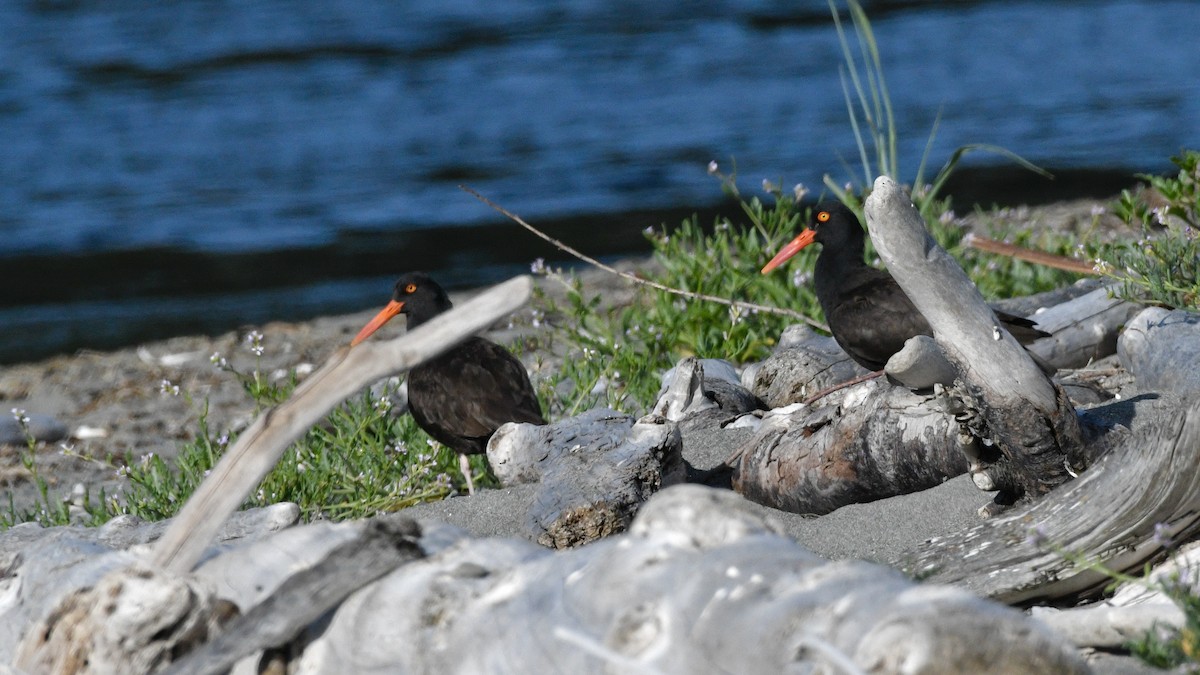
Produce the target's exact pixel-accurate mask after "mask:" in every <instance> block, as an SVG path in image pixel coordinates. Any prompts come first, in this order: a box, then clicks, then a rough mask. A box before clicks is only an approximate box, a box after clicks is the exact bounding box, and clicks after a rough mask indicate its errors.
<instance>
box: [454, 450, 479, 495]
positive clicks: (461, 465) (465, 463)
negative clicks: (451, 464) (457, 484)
mask: <svg viewBox="0 0 1200 675" xmlns="http://www.w3.org/2000/svg"><path fill="white" fill-rule="evenodd" d="M458 470H459V471H461V472H462V475H463V478H466V479H467V494H469V495H474V494H475V481H474V480H472V479H471V460H469V459H467V456H466V455H464V454H461V453H460V454H459V455H458Z"/></svg>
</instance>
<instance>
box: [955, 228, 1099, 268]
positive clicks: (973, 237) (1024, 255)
mask: <svg viewBox="0 0 1200 675" xmlns="http://www.w3.org/2000/svg"><path fill="white" fill-rule="evenodd" d="M962 243H963V244H964V245H966V246H970V247H971V248H974V249H978V250H980V251H984V252H987V253H996V254H999V255H1004V256H1008V257H1010V258H1016V259H1018V260H1024V261H1025V262H1031V263H1034V264H1037V265H1045V266H1046V267H1053V268H1055V269H1059V270H1066V271H1068V272H1075V273H1076V274H1093V275H1094V274H1099V272H1097V271H1096V269H1095V268H1094V267H1093V266H1092V264H1091V263H1089V262H1085V261H1083V260H1076V259H1074V258H1068V257H1066V256H1061V255H1055V254H1053V253H1046V252H1045V251H1038V250H1035V249H1032V248H1025V247H1023V246H1017V245H1015V244H1009V243H1005V242H1003V241H996V240H995V239H989V238H988V237H983V236H980V235H978V234H975V233H974V232H968V233H967V235H966V236H965V237H963V242H962Z"/></svg>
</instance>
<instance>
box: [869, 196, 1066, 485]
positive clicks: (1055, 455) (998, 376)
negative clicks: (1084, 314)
mask: <svg viewBox="0 0 1200 675" xmlns="http://www.w3.org/2000/svg"><path fill="white" fill-rule="evenodd" d="M864 211H865V213H866V217H867V224H868V229H869V230H870V235H871V240H872V242H874V244H875V248H876V250H877V251H878V252H879V255H880V257H881V258H882V259H883V261H884V263H886V265H887V267H888V270H889V271H890V272H891V273H892V276H893V277H895V279H896V281H897V283H899V284H900V287H901V288H903V289H904V292H905V293H906V294H907V295H908V297H909V298H910V299H911V300H912V301H913V304H914V305H915V306H916V307H917V309H918V310H919V311H920V312H921V313H922V314H923V315H924V316H925V318H926V320H928V321H929V325H930V326H931V327H932V328H933V332H934V338H935V339H937V341H938V345H939V346H941V347H942V351H943V352H945V354H946V356H947V357H948V358H949V359H950V361H951V362H952V363H954V364H955V366H956V367H957V368H958V371H959V373H960V379H959V381H958V382H959V386H956V387H955V391H954V392H953V394H954V395H955V396H957V397H958V398H960V399H961V400H962V406H961V407H960V408H959V410H958V413H959V418H960V421H961V422H962V423H963V425H964V428H965V429H968V430H969V431H970V433H971V435H973V436H975V437H976V438H978V439H981V440H982V441H984V442H991V443H994V444H995V450H994V451H992V450H991V449H989V448H987V447H986V446H985V447H984V448H983V449H982V450H981V452H980V453H979V456H978V460H977V464H978V465H979V467H980V470H979V472H978V473H976V476H975V478H976V483H977V484H979V485H981V486H982V487H985V488H986V489H994V490H997V491H998V494H997V499H996V504H997V505H1001V506H1002V505H1007V504H1011V503H1012V502H1013V501H1015V500H1017V499H1019V498H1021V497H1035V496H1039V495H1043V494H1045V493H1047V492H1049V491H1050V490H1052V489H1053V488H1054V487H1056V486H1058V485H1061V484H1063V483H1065V482H1066V481H1068V480H1069V479H1070V471H1069V470H1068V467H1069V466H1070V467H1074V468H1076V469H1082V468H1083V457H1084V455H1083V448H1082V442H1081V439H1080V431H1079V425H1078V423H1077V421H1076V419H1075V410H1074V408H1073V407H1072V406H1071V404H1070V402H1069V401H1068V400H1067V397H1066V396H1065V395H1064V394H1063V393H1062V390H1061V389H1059V388H1057V387H1056V386H1055V385H1054V384H1053V383H1052V382H1051V381H1050V380H1049V379H1048V378H1047V377H1046V375H1045V374H1044V373H1042V371H1041V370H1040V369H1039V368H1038V366H1037V364H1036V363H1034V361H1033V360H1032V359H1031V358H1030V357H1029V355H1028V354H1027V353H1025V351H1024V349H1022V348H1021V345H1020V344H1019V343H1018V342H1017V341H1016V339H1015V338H1013V337H1012V336H1011V335H1009V334H1008V332H1007V331H1005V330H1004V329H1003V328H1002V327H1001V326H1000V323H999V322H998V321H997V320H996V316H995V314H994V313H993V312H992V310H991V308H990V307H988V305H987V303H986V302H984V300H983V296H981V295H980V294H979V290H978V289H976V288H975V286H974V284H972V283H971V281H970V280H969V279H968V278H967V276H966V273H965V272H963V270H962V268H961V267H959V265H958V263H957V262H956V261H955V260H954V259H953V258H952V257H950V255H949V254H948V253H946V251H945V250H943V249H942V248H941V247H939V246H938V245H937V243H936V242H934V241H933V238H932V237H930V236H929V233H928V232H927V231H926V229H925V222H924V220H923V219H922V218H921V214H920V212H919V211H917V209H916V207H915V206H913V204H912V201H911V200H910V199H909V197H908V195H907V194H906V193H905V192H904V190H903V189H902V188H901V187H900V186H899V185H898V184H897V183H896V182H895V181H893V180H891V179H890V178H887V177H886V176H881V177H880V178H878V179H876V181H875V187H874V191H873V192H872V193H871V195H870V196H869V197H868V198H867V200H866V203H865V204H864Z"/></svg>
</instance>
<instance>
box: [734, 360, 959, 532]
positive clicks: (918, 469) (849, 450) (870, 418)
mask: <svg viewBox="0 0 1200 675" xmlns="http://www.w3.org/2000/svg"><path fill="white" fill-rule="evenodd" d="M821 403H822V405H821V406H819V407H816V408H813V407H809V406H803V405H801V404H797V405H796V406H793V407H787V408H781V409H778V410H776V411H773V412H772V413H770V414H768V415H766V416H764V418H763V423H762V426H760V427H759V429H758V432H757V433H756V434H755V435H754V436H753V437H752V438H751V439H750V440H749V441H747V442H746V444H745V445H743V446H742V447H741V448H740V449H739V450H738V452H737V453H735V455H734V457H733V458H731V459H730V460H728V463H729V464H730V466H732V467H733V469H734V471H733V488H734V489H735V490H736V491H738V492H740V493H741V494H742V495H744V496H746V497H747V498H748V499H750V500H752V501H755V502H758V503H760V504H765V505H768V506H773V507H775V508H778V509H782V510H784V511H791V512H793V513H810V514H823V513H829V512H830V511H833V510H834V509H837V508H839V507H842V506H845V505H846V504H852V503H856V502H864V501H872V500H875V499H883V498H884V497H890V496H893V495H897V494H906V493H909V492H916V491H918V490H924V489H926V488H930V487H933V486H934V485H938V484H939V483H941V482H942V481H944V480H946V479H947V478H950V477H952V476H957V475H959V474H961V473H964V472H965V471H966V470H967V460H966V457H965V456H964V455H963V448H962V446H961V443H960V439H959V435H958V425H957V423H956V422H955V420H954V418H953V417H952V416H950V415H948V414H947V413H946V412H945V411H944V410H943V407H942V404H941V403H940V402H939V401H938V400H937V399H936V398H935V397H934V396H932V395H920V394H915V393H913V392H911V391H909V390H908V389H906V388H904V387H896V386H892V385H890V384H888V383H887V382H886V381H884V380H882V379H875V380H870V381H867V382H862V383H860V384H857V385H854V386H852V387H848V388H846V389H843V390H840V391H838V392H834V393H833V394H831V395H829V396H827V397H826V398H824V399H822V401H821Z"/></svg>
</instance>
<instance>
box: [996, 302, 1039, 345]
mask: <svg viewBox="0 0 1200 675" xmlns="http://www.w3.org/2000/svg"><path fill="white" fill-rule="evenodd" d="M992 311H994V312H996V318H997V319H999V320H1000V323H1002V324H1004V328H1005V330H1007V331H1008V332H1009V333H1012V336H1013V337H1015V338H1016V339H1017V342H1020V343H1021V344H1023V345H1027V344H1029V343H1030V342H1033V341H1035V340H1040V339H1041V338H1044V337H1050V334H1049V333H1047V332H1046V331H1044V330H1039V329H1038V327H1037V324H1036V323H1034V322H1033V320H1031V319H1026V318H1025V317H1023V316H1016V315H1015V314H1009V313H1008V312H1001V311H1000V310H998V309H993V310H992Z"/></svg>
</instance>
